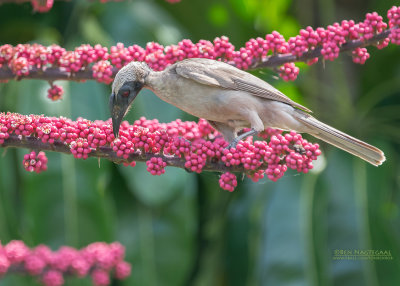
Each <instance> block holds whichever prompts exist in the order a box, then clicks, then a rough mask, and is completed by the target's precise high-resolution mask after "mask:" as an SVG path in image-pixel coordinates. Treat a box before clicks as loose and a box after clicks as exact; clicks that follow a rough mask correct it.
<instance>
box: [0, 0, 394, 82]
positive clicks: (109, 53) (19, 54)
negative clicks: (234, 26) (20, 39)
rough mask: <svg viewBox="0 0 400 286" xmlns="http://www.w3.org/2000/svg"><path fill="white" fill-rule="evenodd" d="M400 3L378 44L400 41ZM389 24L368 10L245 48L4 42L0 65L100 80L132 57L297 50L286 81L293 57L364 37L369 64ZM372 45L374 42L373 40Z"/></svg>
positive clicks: (153, 59)
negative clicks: (358, 18)
mask: <svg viewBox="0 0 400 286" xmlns="http://www.w3.org/2000/svg"><path fill="white" fill-rule="evenodd" d="M399 11H400V7H396V6H393V7H392V8H391V9H390V10H389V11H388V13H387V16H388V19H389V27H390V28H391V33H390V34H389V33H388V35H389V37H387V38H384V39H381V40H379V41H377V42H375V43H374V44H375V45H376V46H377V47H378V48H384V47H386V46H387V45H388V43H389V41H391V42H392V43H394V44H400V28H399V25H400V16H399V15H400V12H399ZM387 26H388V25H387V24H386V23H385V22H383V18H382V17H381V16H379V15H378V14H377V13H376V12H373V13H368V14H367V15H366V18H365V20H364V21H362V22H359V23H355V22H354V21H353V20H350V21H346V20H344V21H342V22H341V23H334V24H333V25H329V26H328V27H326V28H322V27H319V28H317V29H313V28H312V27H307V28H305V29H301V30H300V32H299V35H297V36H295V37H291V38H289V40H288V41H286V40H285V38H284V37H283V36H282V35H281V34H279V33H278V32H276V31H274V32H272V33H271V34H267V35H266V36H265V37H264V38H261V37H258V38H256V39H250V40H249V41H248V42H247V43H246V44H245V46H244V47H241V48H239V49H238V50H235V47H234V46H233V45H232V44H231V43H230V42H229V39H228V38H227V37H224V36H223V37H218V38H215V39H214V41H213V42H210V41H206V40H200V41H199V42H197V43H193V42H192V41H190V40H188V39H185V40H182V41H180V42H179V43H178V44H177V45H170V46H166V47H164V46H162V45H160V44H158V43H154V42H150V43H148V44H147V45H146V47H145V48H142V47H140V46H138V45H132V46H128V47H125V46H124V44H122V43H118V44H116V45H115V46H112V47H111V48H110V49H109V50H108V49H107V48H106V47H102V46H101V45H95V46H94V47H92V46H90V45H81V46H79V47H77V48H75V50H73V51H66V50H65V49H63V48H61V47H59V46H57V45H51V46H48V47H45V46H41V45H38V44H33V45H28V44H26V45H21V44H20V45H17V46H15V47H13V46H11V45H7V44H6V45H3V46H0V68H1V67H3V68H6V69H9V70H10V71H12V74H13V76H14V77H15V76H17V77H24V76H29V73H30V72H31V71H32V70H35V69H39V70H41V71H46V70H47V69H48V68H50V67H51V68H58V69H60V71H62V72H65V73H68V78H69V79H74V76H75V77H76V78H75V79H78V80H79V79H82V77H83V79H96V80H97V81H99V82H103V83H106V84H109V83H111V82H112V78H113V75H114V74H115V72H116V71H117V70H118V69H120V68H121V67H123V66H124V65H126V64H127V63H129V62H131V61H145V62H146V63H147V64H148V65H149V66H150V67H151V68H152V69H154V70H157V71H159V70H163V69H165V68H166V67H167V66H168V65H171V64H173V63H175V62H177V61H181V60H183V59H185V58H209V59H216V60H221V61H225V62H228V63H230V64H232V65H235V66H236V67H238V68H240V69H249V68H257V67H258V66H259V65H262V64H263V63H265V62H266V61H268V60H269V58H270V57H271V56H272V57H273V56H277V55H278V54H279V55H281V56H282V55H293V56H296V59H293V57H291V58H290V60H289V59H288V61H287V62H286V63H285V64H284V65H282V66H281V67H280V68H279V74H280V76H281V77H282V78H283V79H284V80H295V79H296V77H297V75H298V73H299V68H298V67H296V66H295V65H294V63H293V61H297V60H302V58H301V57H302V56H303V55H304V54H306V53H308V52H310V51H313V50H315V49H317V48H320V54H317V55H316V56H317V57H315V58H313V59H309V58H306V59H305V61H306V63H307V64H309V65H311V64H314V63H316V62H317V61H318V56H319V55H321V56H322V57H323V58H324V59H325V60H331V61H333V60H334V59H336V58H337V57H338V56H339V53H340V51H341V47H342V46H343V45H344V44H345V43H347V42H349V41H356V42H357V41H358V43H359V45H358V46H357V47H355V48H354V50H353V53H352V56H353V59H354V62H356V63H359V64H363V63H365V61H366V59H368V57H369V54H368V52H367V51H366V49H365V48H364V47H363V46H364V45H366V44H367V43H366V41H369V40H371V38H372V37H374V36H375V35H378V34H380V33H383V32H384V31H385V30H386V28H387ZM368 44H371V43H368ZM88 70H89V71H91V73H89V74H85V76H83V75H81V77H80V76H79V75H77V74H76V73H78V72H81V71H88ZM10 78H12V77H11V76H10V75H8V76H4V77H2V76H1V69H0V80H3V81H4V80H7V79H10Z"/></svg>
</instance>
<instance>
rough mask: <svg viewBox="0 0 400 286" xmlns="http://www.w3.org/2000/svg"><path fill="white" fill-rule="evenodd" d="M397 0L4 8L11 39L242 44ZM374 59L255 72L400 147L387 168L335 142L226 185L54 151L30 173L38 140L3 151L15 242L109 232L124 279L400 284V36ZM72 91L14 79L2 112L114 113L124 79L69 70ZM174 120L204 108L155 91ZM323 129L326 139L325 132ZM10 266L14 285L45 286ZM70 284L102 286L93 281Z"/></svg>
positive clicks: (158, 108) (218, 0) (4, 230)
mask: <svg viewBox="0 0 400 286" xmlns="http://www.w3.org/2000/svg"><path fill="white" fill-rule="evenodd" d="M395 4H397V5H398V2H397V1H379V0H369V1H363V0H348V1H339V0H337V1H333V0H304V1H294V0H293V1H290V0H280V1H272V0H270V1H256V0H247V1H244V0H225V1H223V0H207V1H206V0H182V2H181V3H178V4H175V5H171V4H168V3H167V2H165V1H163V0H157V1H155V0H154V1H151V0H143V1H122V2H110V3H106V4H100V3H98V2H97V1H71V2H59V1H56V3H55V7H54V8H53V9H52V10H51V11H50V12H49V13H44V14H38V13H32V8H31V5H30V4H29V3H25V4H22V5H15V4H5V5H3V6H1V7H0V19H1V20H0V44H13V45H16V44H18V43H34V42H37V43H41V44H44V45H49V44H52V43H57V44H60V45H62V46H63V47H65V48H67V49H73V48H75V47H76V46H79V45H81V44H83V43H89V44H92V45H94V44H97V43H100V44H102V45H105V46H107V47H110V46H112V45H115V44H116V43H117V42H123V43H124V44H125V45H132V44H138V45H141V46H143V47H144V46H145V44H146V43H147V42H149V41H155V42H159V43H161V44H164V45H168V44H176V43H177V42H179V41H180V40H182V39H184V38H189V39H191V40H192V41H193V42H197V41H198V40H200V39H206V40H210V41H212V40H213V39H214V38H215V37H217V36H221V35H226V36H228V37H229V38H230V40H231V41H232V43H233V44H235V46H236V48H238V47H241V46H243V45H244V43H245V42H246V41H247V40H248V39H250V38H252V37H257V36H261V37H263V36H265V34H266V33H270V32H272V31H273V30H277V31H279V32H280V33H282V34H283V35H284V36H285V38H286V39H288V38H289V37H290V36H293V35H296V34H297V33H298V31H299V29H300V28H303V27H306V26H308V25H311V26H313V27H314V28H316V27H318V26H327V25H329V24H332V23H333V22H335V21H341V20H344V19H348V20H349V19H354V20H355V21H361V20H363V19H364V16H365V14H366V13H367V12H372V11H377V12H378V13H380V14H381V15H383V16H384V19H385V21H387V19H386V12H387V10H388V9H389V8H390V7H391V6H392V5H395ZM369 52H370V54H371V58H370V59H369V60H368V61H367V62H366V64H365V65H361V66H360V65H356V64H353V63H352V60H351V56H349V55H348V54H342V55H341V56H340V57H339V58H338V59H337V60H336V61H334V62H326V63H325V64H324V63H322V62H321V61H320V62H319V63H318V64H316V65H313V66H311V67H307V66H305V65H300V68H301V72H300V75H299V77H298V79H297V80H296V81H294V82H289V83H285V82H284V81H283V80H281V79H279V78H278V77H277V74H276V72H274V71H272V70H262V71H257V72H254V74H256V75H257V76H259V77H261V78H263V79H264V80H267V81H268V82H270V83H271V84H273V85H274V86H276V87H277V88H279V89H280V90H282V91H283V92H285V93H286V94H287V95H288V96H289V97H291V98H292V99H294V100H296V101H298V102H300V103H301V104H304V105H305V106H307V107H309V108H310V109H312V110H313V111H314V114H315V116H316V117H318V118H319V119H321V120H322V121H324V122H326V123H328V124H331V125H333V126H335V127H336V128H338V129H341V130H343V131H345V132H347V133H350V134H352V135H353V136H355V137H358V138H361V139H363V140H365V141H367V142H369V143H371V144H374V145H376V146H378V147H379V148H381V149H382V150H384V151H385V154H386V157H387V161H386V162H385V163H384V164H383V166H381V167H378V168H376V167H373V166H371V165H368V164H367V163H365V162H363V161H361V160H360V159H358V158H354V157H352V156H351V155H348V154H346V153H344V152H342V151H340V150H337V149H335V148H333V147H331V146H328V145H326V144H323V143H322V144H321V145H322V150H323V160H320V162H319V163H318V164H317V166H316V168H315V170H314V171H313V172H311V173H309V174H298V173H296V172H292V171H288V172H287V173H286V174H285V176H284V177H283V178H281V179H280V180H279V181H278V182H276V183H274V182H272V181H268V180H267V179H263V180H261V181H259V182H258V183H253V182H251V181H250V180H249V179H244V180H240V178H239V181H240V182H239V187H238V188H237V189H236V191H235V192H234V193H228V192H226V191H222V190H221V189H220V188H219V186H218V174H215V173H206V172H205V173H203V174H200V175H197V174H189V173H186V172H185V171H184V170H181V169H174V168H170V167H167V168H166V173H165V175H163V176H161V177H154V176H151V175H150V174H148V173H147V171H146V170H145V169H146V166H145V164H144V163H138V164H137V166H136V167H135V168H133V169H132V168H130V167H128V168H127V167H123V166H118V165H115V164H113V163H111V162H109V161H106V160H102V161H101V165H100V168H99V166H98V162H97V160H96V159H93V158H92V159H88V160H75V159H74V158H73V157H72V156H68V155H60V154H56V153H50V152H48V153H47V156H48V158H49V163H48V167H49V169H48V171H47V172H43V173H41V174H36V173H28V172H26V171H25V170H24V169H23V166H22V157H23V155H24V154H25V153H26V152H27V151H28V150H16V149H8V150H4V149H0V152H1V153H2V154H3V155H1V157H0V240H1V242H2V243H3V244H5V243H7V242H8V241H10V240H12V239H20V240H23V241H24V242H26V243H27V244H28V245H29V246H35V245H37V244H41V243H45V244H48V245H49V246H51V247H52V248H53V249H57V248H58V247H60V246H61V245H64V244H67V245H70V246H74V247H83V246H85V245H87V244H89V243H91V242H94V241H107V242H111V241H120V242H121V243H123V244H124V245H125V246H126V251H127V260H128V261H129V262H130V263H131V264H132V275H131V276H130V278H129V279H127V280H126V281H124V282H115V281H114V283H115V284H114V285H145V286H146V285H328V286H329V285H341V286H342V285H351V286H353V285H368V286H369V285H370V286H375V285H388V286H389V285H400V263H399V258H400V227H399V225H400V216H399V200H400V198H399V189H400V175H399V174H400V159H399V156H400V144H399V142H400V48H399V47H398V46H394V45H391V46H389V47H388V48H385V49H383V50H378V49H376V48H374V47H371V48H369ZM57 84H60V85H62V86H63V87H64V89H65V91H66V92H65V95H64V99H63V100H61V101H59V102H51V101H50V100H48V99H47V97H46V90H47V88H48V83H46V82H45V81H37V80H23V81H20V82H16V81H10V82H9V83H7V84H0V111H2V112H6V111H13V112H18V113H22V114H31V113H33V114H45V115H49V116H50V115H52V116H66V117H70V118H72V119H76V118H77V117H79V116H81V117H84V118H87V119H90V120H95V119H101V120H106V119H107V118H109V112H108V108H107V103H108V96H109V93H110V86H106V85H104V84H100V83H97V82H94V81H89V82H86V83H74V82H57ZM140 116H146V117H147V118H158V119H159V120H160V121H163V122H165V121H171V120H175V119H176V118H182V119H184V120H192V119H193V118H192V117H190V116H188V115H187V114H184V113H183V112H181V111H180V110H177V109H176V108H174V107H172V106H170V105H168V104H167V103H164V102H162V101H161V100H159V99H158V98H157V97H156V96H155V95H154V94H152V93H151V92H150V91H143V92H142V93H141V94H140V96H139V97H138V98H137V100H136V101H135V105H134V107H133V108H132V110H131V112H130V113H129V115H128V116H127V120H128V121H129V122H133V121H134V120H135V119H138V118H139V117H140ZM312 141H313V142H318V141H317V140H316V139H313V140H312ZM354 249H373V250H388V251H390V252H391V255H392V257H393V260H390V261H379V260H355V261H352V260H334V259H333V252H334V250H354ZM35 283H36V282H34V281H33V279H32V278H30V277H17V276H15V275H9V276H6V277H5V278H4V279H2V280H0V285H2V286H3V285H7V286H8V285H36V284H35ZM67 285H90V279H84V280H68V281H67Z"/></svg>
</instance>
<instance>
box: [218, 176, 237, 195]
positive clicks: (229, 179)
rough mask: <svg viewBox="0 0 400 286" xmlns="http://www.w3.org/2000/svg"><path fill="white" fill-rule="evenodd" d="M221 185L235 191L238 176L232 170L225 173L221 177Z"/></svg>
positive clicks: (225, 188)
mask: <svg viewBox="0 0 400 286" xmlns="http://www.w3.org/2000/svg"><path fill="white" fill-rule="evenodd" d="M219 186H220V187H221V189H224V190H226V191H229V192H233V191H234V190H235V188H236V186H237V179H236V176H235V175H234V174H232V173H230V172H226V173H223V174H222V175H221V177H220V178H219Z"/></svg>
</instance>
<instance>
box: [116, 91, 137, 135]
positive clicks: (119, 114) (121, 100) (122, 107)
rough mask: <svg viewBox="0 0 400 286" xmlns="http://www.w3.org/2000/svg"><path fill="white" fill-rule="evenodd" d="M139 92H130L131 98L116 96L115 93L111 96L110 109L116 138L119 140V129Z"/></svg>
mask: <svg viewBox="0 0 400 286" xmlns="http://www.w3.org/2000/svg"><path fill="white" fill-rule="evenodd" d="M138 92H139V90H133V91H130V92H129V96H123V95H120V94H118V95H115V94H114V93H112V94H111V95H110V101H109V107H110V112H111V118H112V125H113V133H114V137H115V138H118V135H119V127H120V125H121V122H122V119H123V118H124V116H125V114H126V113H127V111H128V108H129V106H130V105H131V103H132V102H133V100H134V99H135V97H136V96H137V94H138Z"/></svg>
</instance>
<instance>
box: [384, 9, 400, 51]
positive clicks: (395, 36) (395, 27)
mask: <svg viewBox="0 0 400 286" xmlns="http://www.w3.org/2000/svg"><path fill="white" fill-rule="evenodd" d="M387 17H388V19H389V27H390V28H392V31H391V33H390V36H389V38H390V41H391V42H392V43H393V44H396V45H400V6H397V7H396V6H393V7H392V8H390V9H389V11H388V12H387Z"/></svg>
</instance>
